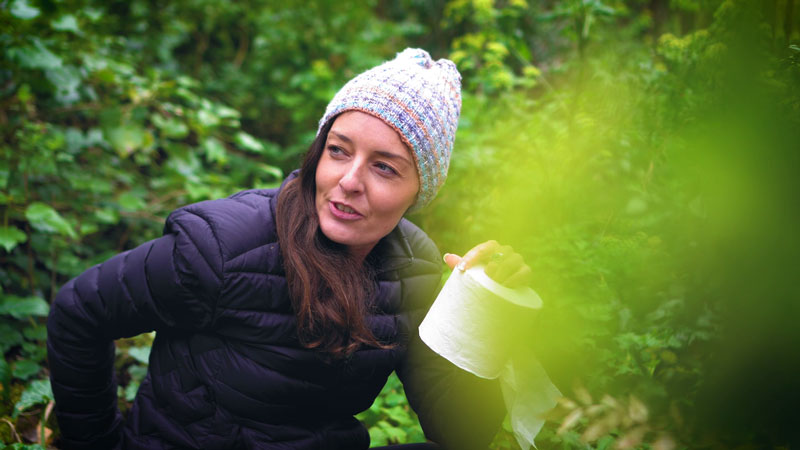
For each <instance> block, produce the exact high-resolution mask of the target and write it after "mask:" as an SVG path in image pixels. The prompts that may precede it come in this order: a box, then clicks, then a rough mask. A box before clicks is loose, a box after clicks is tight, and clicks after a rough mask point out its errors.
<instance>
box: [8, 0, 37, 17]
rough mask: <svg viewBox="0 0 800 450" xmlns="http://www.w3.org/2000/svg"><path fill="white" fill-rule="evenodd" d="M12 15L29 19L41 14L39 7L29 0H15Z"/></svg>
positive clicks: (11, 9)
mask: <svg viewBox="0 0 800 450" xmlns="http://www.w3.org/2000/svg"><path fill="white" fill-rule="evenodd" d="M10 12H11V15H12V16H14V17H16V18H17V19H24V20H29V19H33V18H35V17H37V16H39V8H36V7H34V6H31V5H30V4H29V3H28V0H14V3H12V4H11V8H10Z"/></svg>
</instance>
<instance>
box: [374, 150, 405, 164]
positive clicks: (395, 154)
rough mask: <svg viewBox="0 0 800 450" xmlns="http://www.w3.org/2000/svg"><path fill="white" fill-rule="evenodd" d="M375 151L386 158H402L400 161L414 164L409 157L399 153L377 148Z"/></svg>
mask: <svg viewBox="0 0 800 450" xmlns="http://www.w3.org/2000/svg"><path fill="white" fill-rule="evenodd" d="M375 153H377V154H378V155H381V156H383V157H384V158H389V159H393V160H400V161H403V162H405V163H406V164H408V165H412V164H411V161H409V160H408V158H406V157H405V156H403V155H398V154H397V153H392V152H387V151H384V150H377V151H375Z"/></svg>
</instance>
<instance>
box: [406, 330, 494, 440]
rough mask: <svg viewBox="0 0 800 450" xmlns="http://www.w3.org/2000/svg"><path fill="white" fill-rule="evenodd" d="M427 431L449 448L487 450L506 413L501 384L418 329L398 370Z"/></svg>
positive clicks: (426, 434)
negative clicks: (448, 355)
mask: <svg viewBox="0 0 800 450" xmlns="http://www.w3.org/2000/svg"><path fill="white" fill-rule="evenodd" d="M397 375H398V377H399V378H400V380H401V381H402V382H403V388H404V389H405V392H406V397H408V402H409V404H410V405H411V407H412V408H413V409H414V411H415V412H416V413H417V415H418V416H419V420H420V424H421V425H422V429H423V431H424V432H425V436H426V437H427V438H428V439H430V440H432V441H434V442H436V443H438V444H439V445H441V446H442V447H443V448H444V449H446V450H478V449H480V450H486V448H487V447H488V446H489V444H490V443H491V442H492V439H493V438H494V435H495V434H496V433H497V430H499V429H500V425H501V423H502V422H503V418H504V417H505V415H506V408H505V404H504V403H503V396H502V392H501V391H500V383H499V382H498V381H497V380H486V379H483V378H479V377H477V376H475V375H473V374H471V373H469V372H466V371H464V370H462V369H460V368H458V367H456V366H455V365H453V364H452V363H451V362H449V361H447V360H446V359H444V358H442V357H441V356H439V355H437V354H436V353H434V352H433V351H432V350H431V349H429V348H428V347H427V346H426V345H425V344H424V343H423V342H422V341H421V340H420V338H419V335H418V333H414V337H412V339H411V342H410V343H409V350H408V357H407V358H406V361H405V363H404V364H403V365H402V366H401V367H399V368H398V369H397Z"/></svg>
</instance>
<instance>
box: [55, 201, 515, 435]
mask: <svg viewBox="0 0 800 450" xmlns="http://www.w3.org/2000/svg"><path fill="white" fill-rule="evenodd" d="M277 192H278V190H251V191H245V192H241V193H239V194H236V195H234V196H232V197H230V198H228V199H223V200H216V201H209V202H202V203H198V204H194V205H190V206H187V207H184V208H181V209H178V210H177V211H175V212H173V213H172V214H171V215H170V216H169V218H168V219H167V223H166V227H165V231H164V236H163V237H161V238H159V239H156V240H153V241H150V242H147V243H145V244H143V245H141V246H139V247H137V248H135V249H133V250H131V251H128V252H125V253H122V254H119V255H117V256H115V257H113V258H111V259H110V260H108V261H106V262H105V263H103V264H99V265H97V266H94V267H92V268H91V269H89V270H87V271H86V272H84V273H83V274H82V275H80V276H78V277H77V278H75V279H73V280H71V281H70V282H69V283H67V284H66V285H65V286H64V287H63V288H62V289H61V291H60V292H59V294H58V296H57V298H56V300H55V303H54V304H53V307H52V311H51V314H50V317H49V319H48V359H49V363H50V370H51V380H52V386H53V392H54V394H55V397H56V410H55V411H56V415H57V418H58V421H59V425H60V427H61V432H62V436H63V443H64V444H65V445H64V446H65V447H70V448H72V447H75V448H79V447H80V448H84V447H91V448H112V447H115V446H121V447H123V448H129V449H162V448H163V449H166V448H202V449H235V448H264V449H360V448H367V446H368V444H369V435H368V434H367V432H366V430H365V429H364V427H363V426H362V425H361V424H360V423H359V422H358V421H357V420H356V419H355V418H353V415H354V414H357V413H358V412H360V411H363V410H364V409H366V408H368V407H369V406H370V405H371V404H372V402H373V400H374V399H375V397H376V396H377V394H378V393H379V392H380V390H381V388H382V387H383V385H384V384H385V382H386V379H387V377H388V376H389V375H390V374H391V372H392V371H393V370H397V373H398V375H399V376H400V379H401V380H402V381H403V383H404V386H405V388H406V391H407V395H408V397H409V401H410V403H411V405H412V407H413V408H414V409H415V410H416V411H417V413H418V414H419V416H420V420H421V422H422V424H423V428H424V431H425V433H426V436H428V437H429V438H430V439H432V440H435V441H437V442H440V443H442V444H444V445H446V446H447V447H448V448H453V449H464V448H480V447H484V448H485V446H486V444H487V443H488V441H489V440H490V439H491V437H492V436H493V434H494V432H495V431H496V429H497V427H498V425H499V421H500V420H501V419H502V417H503V414H504V413H505V411H504V410H503V407H502V403H501V401H500V395H499V389H498V387H497V385H496V383H493V382H487V381H484V380H479V379H478V378H476V377H474V376H472V375H470V374H467V373H466V372H463V371H460V370H458V369H456V368H455V367H454V366H452V365H450V364H449V363H447V362H446V361H444V360H443V359H441V358H439V357H438V356H436V355H434V354H433V353H432V352H430V350H428V349H427V348H426V347H424V345H423V344H421V343H420V342H419V337H418V333H417V326H418V325H419V322H420V321H421V319H422V317H423V316H424V313H425V311H427V308H428V307H429V305H430V302H431V301H432V298H433V294H434V293H435V291H436V288H437V286H438V284H439V281H440V268H441V263H440V259H439V252H438V250H437V249H436V247H435V245H434V244H433V243H432V241H431V240H430V239H429V238H428V237H427V236H426V235H425V234H424V233H423V232H422V231H421V230H420V229H419V228H417V227H416V226H414V225H413V224H411V223H410V222H408V221H406V220H403V221H401V223H400V224H399V225H398V226H397V227H396V229H395V230H394V231H393V232H392V233H391V234H390V235H389V236H387V237H386V238H384V239H383V240H382V241H381V242H380V243H379V246H378V247H377V248H376V251H378V252H380V253H379V255H380V256H381V257H380V266H379V268H378V279H379V291H378V295H377V313H376V314H374V315H372V316H370V317H369V324H370V326H371V328H372V330H373V331H374V333H375V334H376V336H377V337H378V338H380V339H389V340H392V341H394V342H397V343H398V344H399V345H397V346H396V347H395V348H393V349H389V350H380V349H363V350H360V351H358V352H356V353H355V354H354V355H353V356H352V357H351V358H350V359H349V360H347V361H346V362H343V363H342V362H340V363H329V362H326V361H325V360H324V359H323V358H320V357H319V355H318V354H317V353H315V352H313V351H308V350H306V349H304V348H302V347H301V346H300V345H299V343H298V341H297V337H296V329H295V316H294V314H293V312H292V309H291V305H290V302H289V299H288V293H287V285H286V280H285V278H284V273H283V268H282V263H281V254H280V249H279V246H278V242H277V235H276V232H275V222H274V217H275V203H276V202H275V199H276V197H277ZM151 330H156V331H157V333H156V338H155V342H154V343H153V349H152V352H151V355H150V365H149V369H148V373H147V376H146V378H145V379H144V381H143V382H142V384H141V387H140V388H139V393H138V395H137V396H136V400H135V403H134V405H133V408H132V410H131V412H130V414H129V416H128V419H127V422H126V423H124V422H123V420H122V418H121V416H120V414H119V412H118V411H117V408H116V401H117V400H116V390H117V386H116V383H115V382H114V380H113V375H112V374H113V357H114V345H113V340H114V339H117V338H121V337H126V336H134V335H137V334H140V333H143V332H147V331H151Z"/></svg>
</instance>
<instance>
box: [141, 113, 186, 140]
mask: <svg viewBox="0 0 800 450" xmlns="http://www.w3.org/2000/svg"><path fill="white" fill-rule="evenodd" d="M150 120H151V121H152V122H153V125H155V126H156V127H157V128H158V129H159V130H161V133H162V134H163V135H164V136H165V137H168V138H173V139H183V138H185V137H186V136H188V135H189V127H188V126H186V124H185V123H183V121H181V120H180V119H177V118H175V117H168V118H164V117H163V116H162V115H161V114H153V115H152V116H150Z"/></svg>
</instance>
